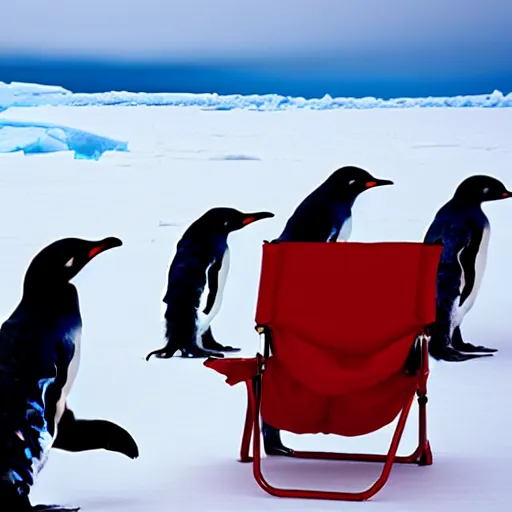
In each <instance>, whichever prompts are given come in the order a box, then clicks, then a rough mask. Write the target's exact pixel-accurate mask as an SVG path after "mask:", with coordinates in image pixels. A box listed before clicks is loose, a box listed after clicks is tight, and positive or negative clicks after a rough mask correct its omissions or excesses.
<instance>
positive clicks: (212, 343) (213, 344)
mask: <svg viewBox="0 0 512 512" xmlns="http://www.w3.org/2000/svg"><path fill="white" fill-rule="evenodd" d="M201 338H202V341H203V347H204V348H205V349H207V350H218V351H219V352H238V351H239V350H241V349H239V348H237V347H230V346H229V345H221V344H220V343H218V342H217V341H216V340H215V338H214V337H213V333H212V329H211V327H208V330H207V331H206V332H205V333H204V334H203V335H202V336H201Z"/></svg>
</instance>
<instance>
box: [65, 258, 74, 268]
mask: <svg viewBox="0 0 512 512" xmlns="http://www.w3.org/2000/svg"><path fill="white" fill-rule="evenodd" d="M74 262H75V258H71V259H70V260H69V261H68V262H67V263H66V264H65V265H64V266H65V267H67V268H70V267H72V266H73V263H74Z"/></svg>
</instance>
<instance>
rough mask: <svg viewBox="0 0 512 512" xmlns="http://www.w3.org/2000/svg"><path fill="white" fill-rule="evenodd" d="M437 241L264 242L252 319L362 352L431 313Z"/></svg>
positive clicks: (351, 352)
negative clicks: (430, 242) (257, 295)
mask: <svg viewBox="0 0 512 512" xmlns="http://www.w3.org/2000/svg"><path fill="white" fill-rule="evenodd" d="M441 250H442V248H441V247H440V246H437V245H435V246H434V245H426V244H422V243H414V242H381V243H357V242H344V243H301V242H281V243H266V244H264V246H263V261H262V270H261V277H260V288H259V297H258V304H257V311H256V323H257V324H259V325H265V326H268V327H269V328H271V329H277V330H286V331H290V332H294V333H297V334H300V336H301V338H303V339H306V340H310V341H311V343H314V344H316V345H319V346H322V347H324V348H326V349H329V348H331V349H334V350H336V351H341V352H343V353H344V354H345V355H348V356H349V355H354V356H358V355H368V354H371V353H374V352H376V351H378V350H380V349H381V348H383V347H384V346H386V345H387V344H389V343H390V342H392V341H393V340H396V339H397V338H400V337H402V336H404V335H406V334H410V333H411V332H419V331H421V329H423V327H424V326H425V325H427V324H429V323H431V322H432V321H433V320H434V318H435V305H436V302H435V295H436V273H437V265H438V263H439V256H440V254H441Z"/></svg>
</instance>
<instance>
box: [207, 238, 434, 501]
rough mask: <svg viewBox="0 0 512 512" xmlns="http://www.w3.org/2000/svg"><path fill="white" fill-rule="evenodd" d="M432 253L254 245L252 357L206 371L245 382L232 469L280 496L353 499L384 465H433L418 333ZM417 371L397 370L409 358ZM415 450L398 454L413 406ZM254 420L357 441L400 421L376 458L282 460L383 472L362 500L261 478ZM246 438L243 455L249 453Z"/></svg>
mask: <svg viewBox="0 0 512 512" xmlns="http://www.w3.org/2000/svg"><path fill="white" fill-rule="evenodd" d="M441 249H442V248H441V247H440V246H433V245H425V244H422V243H353V242H346V243H299V242H280V243H265V244H264V246H263V261H262V271H261V277H260V288H259V297H258V304H257V311H256V323H257V330H258V332H260V333H261V334H263V335H264V349H263V354H260V353H258V354H257V355H256V357H254V358H232V359H211V358H210V359H208V360H207V361H205V363H204V364H205V365H206V366H207V367H209V368H212V369H214V370H216V371H217V372H219V373H221V374H223V375H225V376H226V377H227V383H228V384H229V385H235V384H237V383H239V382H245V383H246V385H247V391H248V402H249V403H248V408H247V415H246V420H245V429H244V433H243V437H242V446H241V461H242V462H251V461H253V464H254V467H253V469H254V477H255V479H256V481H257V482H258V484H259V485H260V486H261V487H262V488H263V489H264V490H265V491H266V492H268V493H270V494H272V495H274V496H279V497H291V498H314V499H334V500H350V501H363V500H367V499H369V498H371V497H372V496H374V495H375V494H376V493H377V492H379V491H380V490H381V489H382V488H383V487H384V485H385V484H386V482H387V480H388V478H389V474H390V472H391V467H392V465H393V463H394V462H399V463H415V464H419V465H430V464H432V453H431V450H430V444H429V441H428V438H427V420H426V403H427V379H428V374H429V370H428V351H427V342H428V327H427V326H428V324H430V323H432V322H433V321H434V319H435V294H436V273H437V265H438V263H439V257H440V253H441ZM411 354H413V355H414V354H416V356H417V361H418V364H417V366H416V370H414V371H409V372H406V371H405V367H406V362H408V361H412V360H414V358H410V355H411ZM415 395H417V396H418V403H419V442H418V447H417V448H416V450H414V452H413V453H412V454H411V455H409V456H397V449H398V445H399V442H400V438H401V436H402V433H403V430H404V427H405V423H406V420H407V417H408V414H409V411H410V408H411V405H412V402H413V400H414V397H415ZM260 414H261V417H262V418H263V420H264V421H265V422H267V423H268V424H270V425H272V426H274V427H275V428H278V429H280V430H285V431H288V432H293V433H295V434H316V433H323V434H338V435H341V436H361V435H365V434H368V433H370V432H374V431H376V430H379V429H380V428H382V427H384V426H386V425H388V424H390V423H391V422H392V421H393V420H394V419H395V418H396V417H397V416H398V415H399V419H398V422H397V426H396V429H395V432H394V434H393V437H392V441H391V444H390V446H389V450H388V453H387V455H374V454H353V453H329V452H305V451H293V450H291V451H290V456H292V457H296V458H300V459H330V460H349V461H365V462H380V463H384V467H383V470H382V473H381V475H380V477H379V478H378V480H377V481H376V482H375V483H374V484H373V485H371V486H370V487H369V488H368V489H366V490H364V491H362V492H330V491H314V490H295V489H281V488H277V487H274V486H272V485H271V484H269V483H268V482H267V480H266V479H265V477H264V476H263V474H262V471H261V447H260ZM251 438H252V440H253V455H254V456H253V457H250V456H249V447H250V443H251Z"/></svg>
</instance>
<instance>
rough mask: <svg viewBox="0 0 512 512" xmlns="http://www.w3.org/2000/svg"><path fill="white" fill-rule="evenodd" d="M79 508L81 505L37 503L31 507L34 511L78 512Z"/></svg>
mask: <svg viewBox="0 0 512 512" xmlns="http://www.w3.org/2000/svg"><path fill="white" fill-rule="evenodd" d="M78 510H80V507H62V506H61V505H36V506H35V507H32V508H31V511H33V512H78ZM13 512H14V511H13Z"/></svg>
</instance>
